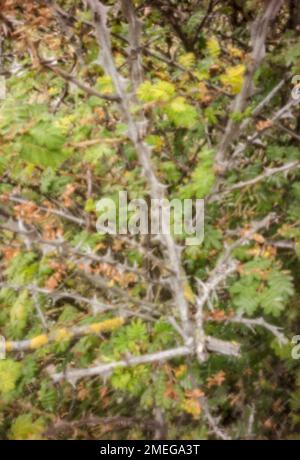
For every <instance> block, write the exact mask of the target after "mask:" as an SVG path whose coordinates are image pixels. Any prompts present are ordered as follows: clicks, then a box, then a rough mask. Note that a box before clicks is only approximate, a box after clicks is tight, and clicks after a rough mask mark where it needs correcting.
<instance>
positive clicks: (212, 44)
mask: <svg viewBox="0 0 300 460" xmlns="http://www.w3.org/2000/svg"><path fill="white" fill-rule="evenodd" d="M207 50H208V54H209V55H210V56H211V57H218V56H219V55H220V52H221V48H220V45H219V42H218V40H217V38H216V37H211V38H209V39H208V40H207Z"/></svg>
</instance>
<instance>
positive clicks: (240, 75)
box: [220, 64, 246, 94]
mask: <svg viewBox="0 0 300 460" xmlns="http://www.w3.org/2000/svg"><path fill="white" fill-rule="evenodd" d="M245 70H246V67H245V66H244V65H243V64H240V65H237V66H234V67H229V68H228V69H227V70H226V72H225V74H223V75H221V77H220V80H221V82H222V83H223V85H224V86H227V87H229V88H230V89H231V92H232V93H233V94H237V93H239V92H240V91H241V89H242V86H243V81H244V75H245Z"/></svg>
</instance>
